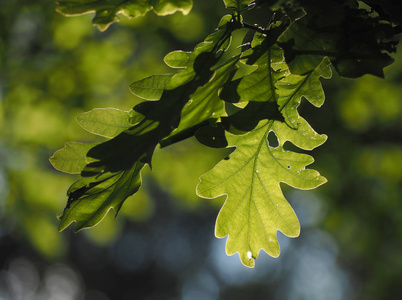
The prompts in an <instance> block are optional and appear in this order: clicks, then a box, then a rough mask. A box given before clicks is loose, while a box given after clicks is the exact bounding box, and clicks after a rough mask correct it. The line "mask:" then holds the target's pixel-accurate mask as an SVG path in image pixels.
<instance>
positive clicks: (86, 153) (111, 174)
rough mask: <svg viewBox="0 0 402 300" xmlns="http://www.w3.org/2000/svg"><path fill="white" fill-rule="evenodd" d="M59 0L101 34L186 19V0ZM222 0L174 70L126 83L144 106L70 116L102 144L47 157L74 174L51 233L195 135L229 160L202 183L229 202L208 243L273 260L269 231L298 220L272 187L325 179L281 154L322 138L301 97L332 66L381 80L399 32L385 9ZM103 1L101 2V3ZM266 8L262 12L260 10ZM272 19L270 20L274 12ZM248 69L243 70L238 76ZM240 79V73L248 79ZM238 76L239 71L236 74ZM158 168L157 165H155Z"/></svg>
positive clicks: (174, 57)
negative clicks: (210, 27)
mask: <svg viewBox="0 0 402 300" xmlns="http://www.w3.org/2000/svg"><path fill="white" fill-rule="evenodd" d="M104 2H105V3H104V4H102V3H103V1H91V0H81V1H63V2H60V6H59V11H60V12H62V13H64V14H78V13H85V12H91V11H96V13H97V14H96V17H95V19H94V23H95V24H97V25H98V26H100V28H101V29H105V28H106V27H107V26H108V25H109V24H110V23H111V22H113V21H115V20H116V14H117V13H119V12H123V13H125V14H128V15H132V16H136V15H141V14H143V13H144V12H146V11H148V10H150V9H154V11H155V12H156V13H158V14H166V13H173V12H175V11H177V10H182V11H185V12H187V9H189V8H190V7H191V1H185V0H182V1H172V0H170V1H136V0H130V1H121V0H119V1H104ZM323 3H324V2H323V1H321V2H319V3H317V1H310V0H303V1H276V2H275V1H273V2H272V3H270V4H268V3H267V1H259V2H255V1H251V0H224V4H225V6H226V7H227V8H229V9H231V11H232V14H231V15H226V16H224V17H223V18H222V19H221V21H220V22H219V25H218V28H217V30H216V31H215V32H213V33H212V34H210V35H209V36H207V37H206V39H205V40H204V41H203V42H201V43H199V44H198V45H197V46H196V47H195V48H194V50H193V51H192V52H184V51H174V52H171V53H169V54H168V55H167V56H166V57H165V63H166V64H167V65H168V66H169V67H171V68H173V69H179V71H178V72H176V73H172V74H162V75H154V76H151V77H148V78H145V79H143V80H140V81H137V82H134V83H133V84H132V85H131V86H130V89H131V91H132V92H133V93H134V94H135V95H137V96H138V97H141V98H143V99H145V100H148V101H144V102H141V103H140V104H138V105H136V106H135V107H134V108H133V109H132V110H131V111H129V112H126V111H121V110H118V109H94V110H92V111H90V112H88V113H84V114H81V115H79V117H78V123H79V124H80V125H81V126H82V127H83V128H84V129H85V130H87V131H89V132H91V133H93V134H95V135H99V136H102V137H105V138H107V139H108V140H107V141H105V142H103V143H100V144H84V143H77V142H70V143H67V144H66V145H65V147H64V148H63V149H60V150H58V151H57V152H56V153H55V154H54V155H53V156H52V157H51V162H52V164H53V166H54V167H55V168H56V169H58V170H60V171H63V172H66V173H73V174H80V178H79V179H78V180H77V181H76V182H75V183H74V184H73V185H72V186H71V187H70V188H69V190H68V201H67V205H66V207H65V209H64V212H63V214H62V215H61V216H60V220H61V222H60V228H59V229H60V230H63V229H65V228H66V227H67V226H69V225H70V224H71V223H72V222H76V225H75V231H78V230H80V229H83V228H88V227H91V226H94V225H96V224H97V223H99V222H100V221H101V220H102V219H103V218H104V216H105V215H106V214H107V213H108V211H109V210H110V209H112V208H113V209H114V210H115V211H116V213H117V212H118V211H119V209H120V208H121V206H122V205H123V203H124V201H125V200H126V199H127V198H128V197H130V196H132V195H133V194H135V193H136V192H137V191H138V190H139V189H140V187H141V170H142V169H143V168H144V167H145V165H148V166H149V167H151V168H152V165H151V161H152V155H153V153H154V150H155V148H156V147H157V146H158V145H160V146H161V147H165V146H168V145H171V144H173V143H176V142H179V141H181V140H183V139H186V138H189V137H192V136H195V137H196V138H197V139H198V141H199V142H200V143H202V144H204V145H207V146H209V147H214V148H223V147H227V148H231V149H232V151H233V152H232V153H231V154H230V155H229V156H228V157H227V158H226V159H223V160H222V161H221V162H220V163H218V164H217V165H216V166H215V167H214V168H213V169H212V170H211V171H209V172H208V173H206V174H204V175H202V176H201V178H200V180H201V181H200V183H199V185H198V186H197V194H198V195H199V196H201V197H204V198H208V199H211V198H216V197H219V196H222V195H226V196H227V199H226V201H225V203H224V205H223V207H222V209H221V211H220V213H219V215H218V218H217V222H216V230H215V233H216V236H217V237H220V238H223V237H225V236H229V237H228V240H227V245H226V251H227V253H228V254H229V255H231V254H234V253H236V252H238V253H239V255H240V259H241V261H242V263H243V264H244V265H246V266H248V267H253V266H254V263H255V262H254V260H255V259H256V258H257V257H258V254H259V251H260V250H261V249H263V250H264V251H266V252H267V253H268V254H269V255H271V256H274V257H276V256H278V255H279V252H280V251H279V243H278V240H277V237H276V234H277V231H278V230H279V231H281V232H282V233H283V234H285V235H286V236H289V237H296V236H298V235H299V233H300V224H299V221H298V219H297V217H296V215H295V212H294V211H293V209H292V207H291V206H290V204H289V203H288V202H287V201H286V199H285V198H284V196H283V193H282V190H281V187H280V183H281V182H282V183H286V184H287V185H289V186H292V187H294V188H298V189H313V188H316V187H318V186H319V185H321V184H323V183H325V182H326V179H325V178H324V177H322V176H320V174H319V173H318V172H317V171H315V170H312V169H308V168H307V166H308V165H310V164H311V163H312V162H313V158H312V157H311V156H309V155H307V154H303V153H297V152H294V151H290V150H287V147H286V145H285V143H286V142H289V143H292V144H293V145H294V146H296V147H298V148H300V149H302V150H312V149H314V148H316V147H318V146H320V145H321V144H323V143H324V142H325V140H326V138H327V137H326V136H325V135H320V134H318V133H316V132H315V131H314V130H313V129H312V128H311V126H310V125H309V124H308V122H307V121H306V120H305V119H303V118H302V117H301V116H300V115H299V114H298V111H297V108H298V106H299V104H300V102H301V100H302V98H305V99H307V100H308V101H309V102H310V103H311V104H313V105H314V106H316V107H320V106H321V105H323V103H324V92H323V89H322V86H321V83H320V77H323V78H330V77H331V68H330V66H331V64H332V65H333V66H334V68H335V70H336V71H337V72H338V73H339V74H341V75H342V76H345V77H350V78H354V77H358V76H361V75H363V74H373V75H377V76H383V68H384V67H385V66H387V65H389V64H390V63H392V61H393V60H392V58H391V57H390V56H389V55H388V53H389V52H393V51H395V46H396V42H394V41H393V40H392V38H393V37H394V35H395V33H396V32H397V30H398V27H397V26H395V24H394V23H395V22H394V23H393V22H392V20H391V19H390V17H389V16H388V15H387V14H386V13H384V11H382V10H379V9H378V8H376V9H375V7H374V6H372V7H370V6H369V5H366V7H365V8H364V7H363V8H359V6H358V2H357V1H353V0H352V1H346V0H345V1H325V4H323ZM106 4H107V5H106ZM251 9H253V11H254V10H255V11H258V10H260V11H261V10H263V11H264V13H265V14H266V15H272V17H271V20H270V21H269V25H268V26H266V27H262V26H258V25H250V24H248V23H247V22H245V20H244V19H243V15H246V14H248V15H251V12H253V11H251V12H248V11H249V10H251ZM267 12H271V13H270V14H268V13H267ZM272 12H274V14H272ZM234 32H240V33H242V34H243V35H244V38H243V42H242V44H241V45H235V46H238V48H239V50H238V52H239V53H238V54H236V55H234V56H232V57H228V56H227V55H225V54H226V52H227V51H228V49H229V47H230V44H231V38H232V35H233V33H234ZM250 68H252V69H253V70H252V71H251V72H249V73H247V72H245V71H244V69H247V70H250ZM245 73H246V74H245ZM244 74H245V75H244ZM156 167H157V166H156Z"/></svg>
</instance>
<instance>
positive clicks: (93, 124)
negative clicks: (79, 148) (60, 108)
mask: <svg viewBox="0 0 402 300" xmlns="http://www.w3.org/2000/svg"><path fill="white" fill-rule="evenodd" d="M77 122H78V124H79V125H80V126H81V127H82V128H83V129H85V130H86V131H88V132H90V133H93V134H96V135H99V136H103V137H106V138H113V137H115V136H117V135H118V134H120V133H121V132H123V131H124V130H126V129H128V128H130V127H131V126H132V124H130V113H129V112H127V111H124V110H119V109H116V108H95V109H93V110H91V111H89V112H85V113H82V114H79V115H78V116H77Z"/></svg>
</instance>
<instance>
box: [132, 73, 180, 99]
mask: <svg viewBox="0 0 402 300" xmlns="http://www.w3.org/2000/svg"><path fill="white" fill-rule="evenodd" d="M172 77H173V74H161V75H153V76H150V77H147V78H144V79H141V80H138V81H136V82H133V83H132V84H131V85H130V91H131V92H132V93H133V94H134V95H136V96H138V97H140V98H143V99H146V100H159V99H160V98H161V96H162V93H163V90H164V89H165V87H166V84H167V82H169V81H170V79H171V78H172Z"/></svg>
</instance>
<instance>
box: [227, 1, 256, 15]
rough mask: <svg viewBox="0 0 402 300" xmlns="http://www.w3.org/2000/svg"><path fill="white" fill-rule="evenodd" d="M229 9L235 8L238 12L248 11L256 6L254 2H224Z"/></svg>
mask: <svg viewBox="0 0 402 300" xmlns="http://www.w3.org/2000/svg"><path fill="white" fill-rule="evenodd" d="M223 2H224V3H225V6H226V7H227V8H234V9H236V10H237V11H238V12H241V11H244V10H248V9H250V8H252V7H254V5H255V1H254V0H223Z"/></svg>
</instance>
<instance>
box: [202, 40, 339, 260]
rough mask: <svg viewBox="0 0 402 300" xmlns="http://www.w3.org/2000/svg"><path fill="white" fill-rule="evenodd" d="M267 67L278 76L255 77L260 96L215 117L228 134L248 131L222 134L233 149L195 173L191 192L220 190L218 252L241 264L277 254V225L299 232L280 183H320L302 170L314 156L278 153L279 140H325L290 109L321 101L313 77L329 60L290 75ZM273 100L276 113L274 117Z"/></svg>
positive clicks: (323, 72) (311, 143) (304, 145)
mask: <svg viewBox="0 0 402 300" xmlns="http://www.w3.org/2000/svg"><path fill="white" fill-rule="evenodd" d="M261 45H263V44H261ZM251 50H253V49H251ZM256 51H261V49H259V48H256ZM275 51H277V49H276V48H275V47H270V48H266V52H267V54H269V53H272V52H275ZM261 57H264V56H261ZM267 57H268V58H269V55H268V56H267ZM274 57H278V56H277V55H275V56H274ZM271 65H272V63H271ZM275 68H277V69H278V71H279V70H281V72H282V73H283V74H286V76H282V77H278V76H275V71H274V70H273V69H272V68H270V71H269V73H268V74H265V75H261V77H268V78H269V80H270V81H271V83H270V84H271V86H272V88H271V92H270V93H265V95H266V102H255V101H251V102H249V103H248V105H247V106H246V107H245V108H244V109H241V110H239V111H238V112H236V113H234V114H233V115H231V116H229V117H227V118H224V119H223V120H222V122H223V124H224V126H225V127H226V128H227V129H228V130H230V131H231V132H235V133H238V132H247V131H248V132H247V133H245V134H243V135H233V134H231V133H226V140H227V142H228V147H236V150H235V151H234V152H233V153H232V154H231V155H230V156H229V159H228V160H223V161H221V162H220V163H219V164H217V165H216V166H215V168H214V169H213V170H211V171H210V172H208V173H206V174H205V175H203V176H202V177H201V182H200V184H199V185H198V187H197V193H198V195H199V196H201V197H204V198H215V197H219V196H222V195H227V199H226V202H225V204H224V206H223V207H222V209H221V211H220V213H219V215H218V219H217V222H216V227H215V234H216V236H217V237H219V238H223V237H225V236H227V235H229V237H228V240H227V244H226V252H227V253H228V254H229V255H232V254H234V253H236V252H239V255H240V259H241V261H242V262H243V264H245V265H246V266H249V267H253V266H254V259H255V258H257V257H258V254H259V251H260V249H263V250H265V251H266V252H267V253H268V254H270V255H271V256H274V257H276V256H278V255H279V244H278V241H277V237H276V234H277V231H278V230H279V231H281V232H282V233H283V234H285V235H287V236H289V237H296V236H298V235H299V232H300V225H299V222H298V219H297V217H296V215H295V213H294V211H293V209H292V208H291V206H290V204H289V203H288V202H287V201H286V199H285V198H284V196H283V194H282V191H281V188H280V183H281V182H283V183H286V184H288V185H290V186H292V187H294V188H299V189H312V188H315V187H317V186H319V185H321V184H323V183H325V182H326V179H325V178H324V177H322V176H320V175H319V173H318V172H317V171H315V170H310V169H306V167H307V166H308V165H309V164H311V163H312V162H313V161H314V160H313V158H312V157H311V156H308V155H306V154H300V153H295V152H291V151H286V150H285V149H284V147H283V146H284V143H285V142H286V141H289V142H291V143H293V144H294V145H295V146H297V147H299V148H301V149H304V150H312V149H314V148H315V147H317V146H319V145H321V144H322V143H324V142H325V140H326V136H325V135H319V134H317V133H316V132H315V131H314V130H313V129H312V128H311V127H310V125H309V124H308V123H307V122H306V121H305V120H304V119H303V118H301V117H300V116H299V115H298V113H297V106H298V105H299V104H300V100H301V98H302V97H303V96H304V97H306V98H307V99H309V100H310V101H311V102H312V103H313V104H314V105H316V106H319V105H322V103H323V101H324V94H323V92H322V87H321V84H320V81H319V78H320V76H325V77H329V76H330V74H331V73H330V69H329V62H328V60H325V61H323V62H322V63H321V64H320V65H319V67H318V68H317V69H316V70H314V71H313V72H312V73H310V74H308V75H306V76H296V75H292V74H290V73H289V70H287V69H286V66H285V65H283V64H278V65H276V66H275ZM281 68H282V69H281ZM257 70H258V69H257ZM254 73H255V72H254ZM254 73H251V74H249V75H246V76H245V77H244V78H242V79H241V80H245V79H246V78H247V76H254V75H253V74H254ZM240 93H242V90H240ZM261 100H263V99H261ZM275 106H277V109H276V110H277V111H278V112H279V113H280V114H281V115H282V117H283V119H280V118H278V117H275V109H274V107H275ZM288 107H289V109H288ZM251 118H253V121H252V123H251V124H247V125H245V124H246V122H245V120H250V119H251ZM254 123H255V124H254ZM295 124H297V126H293V125H295ZM270 132H273V133H271V134H275V136H276V137H277V139H278V146H275V145H269V143H268V135H269V134H270Z"/></svg>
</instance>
